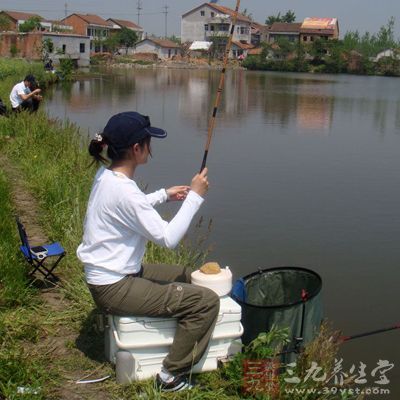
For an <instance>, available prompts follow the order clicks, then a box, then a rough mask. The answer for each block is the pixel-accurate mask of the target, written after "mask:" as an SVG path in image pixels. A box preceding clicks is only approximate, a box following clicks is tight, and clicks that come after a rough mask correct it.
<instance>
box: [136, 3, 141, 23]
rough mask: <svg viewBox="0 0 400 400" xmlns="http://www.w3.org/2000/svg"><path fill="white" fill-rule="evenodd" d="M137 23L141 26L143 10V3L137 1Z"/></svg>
mask: <svg viewBox="0 0 400 400" xmlns="http://www.w3.org/2000/svg"><path fill="white" fill-rule="evenodd" d="M136 8H137V23H138V25H140V11H141V10H142V1H141V0H137V7H136Z"/></svg>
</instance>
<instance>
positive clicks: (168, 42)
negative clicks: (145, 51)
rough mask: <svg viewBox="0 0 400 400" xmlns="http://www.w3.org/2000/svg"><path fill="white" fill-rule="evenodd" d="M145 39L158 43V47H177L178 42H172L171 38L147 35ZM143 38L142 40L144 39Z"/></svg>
mask: <svg viewBox="0 0 400 400" xmlns="http://www.w3.org/2000/svg"><path fill="white" fill-rule="evenodd" d="M146 39H147V40H150V41H151V42H153V43H155V44H158V45H159V46H160V47H172V48H179V47H180V46H179V44H177V43H175V42H173V41H172V40H168V39H159V38H153V37H148V38H146ZM146 39H144V40H146Z"/></svg>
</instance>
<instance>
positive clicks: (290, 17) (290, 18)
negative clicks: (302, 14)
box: [282, 10, 296, 24]
mask: <svg viewBox="0 0 400 400" xmlns="http://www.w3.org/2000/svg"><path fill="white" fill-rule="evenodd" d="M294 21H296V14H295V12H294V11H293V10H288V11H287V12H286V14H285V15H284V16H283V17H282V22H287V23H288V24H291V23H293V22H294Z"/></svg>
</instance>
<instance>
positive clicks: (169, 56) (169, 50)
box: [168, 49, 171, 58]
mask: <svg viewBox="0 0 400 400" xmlns="http://www.w3.org/2000/svg"><path fill="white" fill-rule="evenodd" d="M168 58H171V49H168Z"/></svg>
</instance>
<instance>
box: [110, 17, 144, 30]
mask: <svg viewBox="0 0 400 400" xmlns="http://www.w3.org/2000/svg"><path fill="white" fill-rule="evenodd" d="M107 21H111V22H114V23H115V24H116V25H119V26H124V27H126V28H131V29H135V30H137V31H142V30H143V28H142V27H141V26H139V25H136V24H135V23H134V22H132V21H127V20H124V19H115V18H108V20H107Z"/></svg>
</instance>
